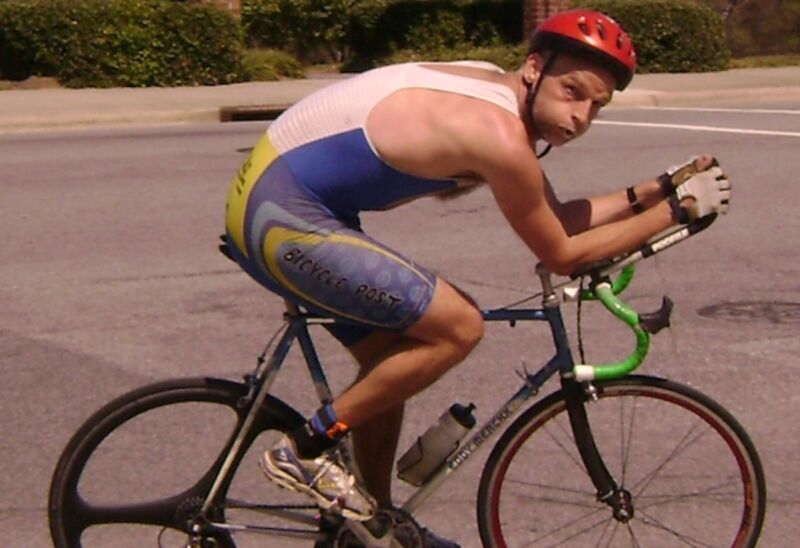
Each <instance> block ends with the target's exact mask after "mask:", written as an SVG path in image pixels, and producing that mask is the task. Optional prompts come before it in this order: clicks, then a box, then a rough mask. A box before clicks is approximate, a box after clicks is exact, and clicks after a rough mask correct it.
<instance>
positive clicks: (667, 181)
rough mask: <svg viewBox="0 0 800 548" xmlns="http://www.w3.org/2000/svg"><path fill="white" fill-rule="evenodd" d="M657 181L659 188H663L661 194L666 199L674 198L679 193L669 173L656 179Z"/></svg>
mask: <svg viewBox="0 0 800 548" xmlns="http://www.w3.org/2000/svg"><path fill="white" fill-rule="evenodd" d="M656 181H658V184H659V186H661V193H662V194H663V195H664V198H669V197H670V196H674V195H675V193H676V192H677V191H678V189H677V188H675V185H674V184H672V177H671V176H670V174H669V173H662V174H661V175H659V176H658V177H657V178H656Z"/></svg>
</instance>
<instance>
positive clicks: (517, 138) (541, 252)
mask: <svg viewBox="0 0 800 548" xmlns="http://www.w3.org/2000/svg"><path fill="white" fill-rule="evenodd" d="M494 123H496V124H497V126H496V127H493V128H489V129H490V130H491V131H486V132H485V134H486V135H487V137H486V138H485V139H482V141H483V142H478V143H473V145H474V146H475V149H474V150H473V151H472V156H473V157H474V158H475V162H476V163H475V166H474V169H475V170H476V171H477V172H478V173H480V174H481V175H482V176H483V177H484V178H485V179H486V181H487V182H488V184H489V186H490V188H491V190H492V193H493V194H494V197H495V200H496V201H497V204H498V205H499V207H500V210H501V211H502V212H503V214H504V215H505V217H506V219H507V220H508V222H509V224H510V225H511V227H512V228H513V229H514V231H515V232H517V234H518V235H519V236H520V237H521V238H522V240H523V241H524V242H525V244H526V245H527V246H528V247H529V248H530V249H531V251H533V252H534V254H536V256H537V257H538V258H539V259H540V260H541V261H542V262H544V263H545V265H546V266H547V267H548V268H549V269H550V270H552V271H554V272H559V273H563V272H567V271H569V270H571V269H572V267H573V256H574V253H573V252H572V245H573V243H572V240H571V238H570V237H569V235H568V233H567V231H566V229H565V227H564V225H563V223H562V222H561V219H560V217H559V209H560V204H559V202H558V200H557V198H556V197H555V193H554V192H553V190H552V187H551V186H550V184H549V183H548V182H547V180H546V178H545V176H544V173H543V172H542V170H541V166H540V164H539V161H538V159H537V158H536V155H535V154H534V152H533V150H532V149H531V147H530V145H529V143H528V141H527V137H526V134H525V131H524V128H522V127H521V124H519V126H515V124H514V123H513V122H511V121H505V122H504V121H503V120H496V121H494Z"/></svg>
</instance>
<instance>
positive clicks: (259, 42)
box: [242, 0, 389, 62]
mask: <svg viewBox="0 0 800 548" xmlns="http://www.w3.org/2000/svg"><path fill="white" fill-rule="evenodd" d="M388 3H389V0H244V2H243V5H242V27H243V29H244V33H245V37H246V41H247V44H248V45H249V46H250V47H261V48H274V49H281V50H285V51H289V52H291V53H293V54H294V55H296V56H297V57H299V58H300V59H301V60H303V61H305V62H329V61H335V62H340V61H343V60H346V59H347V58H348V57H349V55H350V52H351V51H352V47H353V46H352V44H353V43H354V42H357V41H359V40H361V39H363V34H364V32H365V29H368V28H371V26H372V25H373V24H374V21H375V19H376V18H377V17H378V16H379V15H380V13H382V11H383V10H384V9H385V8H386V6H387V5H388Z"/></svg>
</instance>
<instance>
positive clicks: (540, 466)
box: [478, 376, 766, 548]
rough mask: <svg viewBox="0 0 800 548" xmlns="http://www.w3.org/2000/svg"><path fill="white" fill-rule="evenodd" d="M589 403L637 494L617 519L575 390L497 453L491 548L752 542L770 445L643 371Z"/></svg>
mask: <svg viewBox="0 0 800 548" xmlns="http://www.w3.org/2000/svg"><path fill="white" fill-rule="evenodd" d="M595 386H596V389H597V394H596V395H597V399H592V398H590V397H589V396H588V395H587V396H586V401H585V403H584V405H585V408H586V414H587V416H588V420H589V424H590V426H591V429H592V432H593V434H594V439H595V443H596V444H597V447H598V449H599V452H600V455H601V456H602V458H603V460H604V462H605V465H606V467H607V468H608V470H609V472H610V473H611V475H612V477H613V478H614V481H615V482H616V483H617V485H618V486H619V487H620V488H621V492H623V493H625V494H626V495H625V496H627V495H628V494H629V495H630V497H631V503H632V506H633V514H632V516H631V517H625V518H620V517H619V516H617V517H615V516H614V514H613V512H612V510H611V508H610V507H609V506H608V505H607V504H605V503H604V502H601V501H598V500H597V493H596V490H595V488H594V485H593V484H592V482H591V479H590V478H589V476H588V474H587V472H586V470H585V468H584V465H583V462H582V461H581V458H580V455H579V453H578V450H577V447H576V444H575V441H574V438H573V433H572V428H571V426H570V421H569V413H568V412H567V404H566V401H565V399H564V393H563V391H559V392H556V393H554V394H551V395H550V396H548V397H547V398H545V399H543V400H542V401H540V402H537V403H536V404H535V405H534V406H532V407H531V408H530V409H528V410H527V411H526V412H525V413H523V414H522V415H521V416H520V417H519V418H518V419H517V420H516V421H514V423H513V424H512V425H511V426H510V427H509V428H508V430H507V431H506V432H505V433H504V434H503V436H502V438H501V439H500V440H499V442H498V443H497V445H496V446H495V448H494V449H493V451H492V453H491V455H490V456H489V459H488V461H487V464H486V467H485V468H484V471H483V475H482V476H481V483H480V489H479V492H478V524H479V528H480V534H481V540H482V541H483V545H484V546H487V547H515V546H646V547H659V548H660V547H665V546H702V547H706V546H714V547H726V548H727V547H729V546H733V547H737V548H738V547H750V546H754V545H755V543H756V540H757V539H758V535H759V532H760V531H761V525H762V522H763V520H764V511H765V507H766V486H765V482H764V472H763V470H762V467H761V462H760V460H759V458H758V453H757V452H756V450H755V447H754V446H753V443H752V442H751V441H750V438H749V437H748V436H747V433H746V432H745V431H744V429H743V428H742V427H741V426H740V425H739V423H738V422H737V421H736V419H734V418H733V416H731V415H730V413H728V412H727V411H725V409H723V408H722V407H721V406H720V405H719V404H717V403H716V402H714V401H713V400H711V399H710V398H708V397H707V396H705V395H703V394H701V393H700V392H698V391H696V390H693V389H691V388H688V387H686V386H683V385H680V384H677V383H674V382H671V381H667V380H663V379H657V378H653V377H641V376H631V377H627V378H624V379H620V380H616V381H610V382H598V383H596V385H595Z"/></svg>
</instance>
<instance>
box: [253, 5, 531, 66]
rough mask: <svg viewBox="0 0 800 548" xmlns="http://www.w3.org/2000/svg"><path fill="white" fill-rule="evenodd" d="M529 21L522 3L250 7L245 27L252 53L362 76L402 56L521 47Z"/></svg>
mask: <svg viewBox="0 0 800 548" xmlns="http://www.w3.org/2000/svg"><path fill="white" fill-rule="evenodd" d="M521 14H522V0H433V1H431V0H328V1H323V0H245V1H244V4H243V6H242V23H243V26H244V30H245V36H246V39H247V42H248V44H249V45H250V46H251V47H268V48H278V49H284V50H287V51H290V52H292V53H294V54H295V55H297V56H298V57H299V58H300V59H302V60H303V61H306V62H319V61H322V62H326V61H335V62H343V63H344V64H345V69H346V70H362V69H365V68H369V67H371V66H374V65H375V64H376V62H381V61H380V60H381V59H386V58H389V57H391V56H392V55H393V53H394V52H397V51H401V50H408V49H410V50H413V51H415V52H417V53H419V54H422V55H425V54H427V53H430V54H432V55H433V54H437V52H442V51H443V50H445V49H448V48H450V49H454V50H464V49H465V48H469V47H474V46H497V45H499V44H509V43H513V44H516V43H518V42H519V41H520V40H521V38H522V24H521V19H520V17H521Z"/></svg>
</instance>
